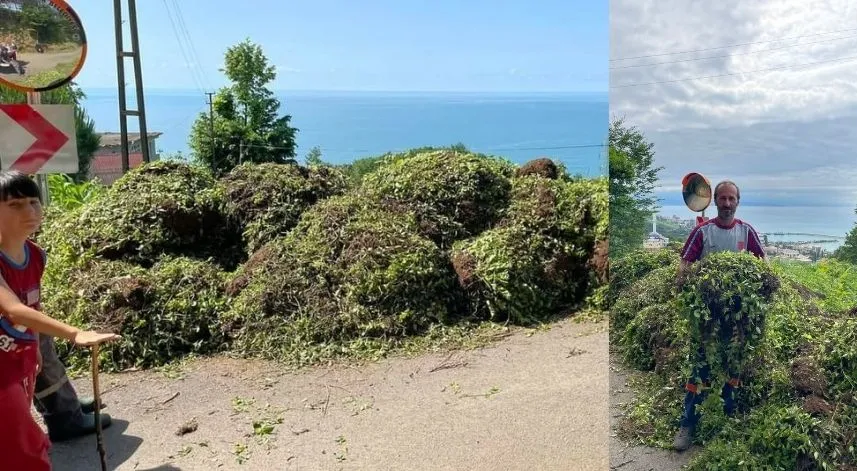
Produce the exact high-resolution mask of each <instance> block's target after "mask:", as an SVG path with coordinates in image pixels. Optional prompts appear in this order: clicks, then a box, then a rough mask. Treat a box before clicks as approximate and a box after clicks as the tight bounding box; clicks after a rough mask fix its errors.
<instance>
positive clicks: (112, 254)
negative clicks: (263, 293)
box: [55, 162, 236, 266]
mask: <svg viewBox="0 0 857 471" xmlns="http://www.w3.org/2000/svg"><path fill="white" fill-rule="evenodd" d="M221 204H222V197H221V195H220V192H219V191H217V189H216V187H215V181H214V178H213V177H212V176H211V175H210V174H209V173H208V171H206V170H204V169H202V168H199V167H195V166H190V165H187V164H181V163H177V162H154V163H151V164H146V165H143V166H141V167H138V168H136V169H134V170H132V171H130V172H128V173H127V174H126V175H124V176H123V177H122V178H120V179H119V180H118V181H116V182H115V183H114V184H113V185H112V186H111V187H110V189H109V190H108V191H107V192H106V193H105V194H104V195H102V196H99V197H98V198H96V199H94V200H93V201H91V202H90V203H88V204H86V205H85V206H83V207H82V208H81V211H79V212H75V213H74V214H75V216H76V218H75V220H74V221H73V223H71V224H68V225H66V227H67V228H69V229H71V231H70V232H68V233H65V234H56V235H55V236H56V237H58V238H65V239H66V240H67V242H68V243H69V244H72V245H74V246H76V247H77V248H78V249H79V251H81V252H83V251H86V250H89V249H92V250H93V251H94V253H95V255H97V256H98V257H100V258H104V259H108V260H126V261H130V262H134V263H137V264H140V265H142V266H151V265H153V264H154V263H155V262H156V261H157V260H158V259H159V258H160V257H161V256H163V255H165V254H169V255H195V256H198V257H200V258H207V257H208V256H209V255H217V256H219V257H220V259H221V261H222V262H223V263H224V264H225V265H227V266H229V265H233V264H234V263H236V260H235V253H234V252H233V251H230V250H224V248H225V247H227V246H234V242H235V234H233V233H232V232H230V231H229V230H228V227H227V225H226V223H225V220H224V218H223V216H222V214H221V212H220V207H221Z"/></svg>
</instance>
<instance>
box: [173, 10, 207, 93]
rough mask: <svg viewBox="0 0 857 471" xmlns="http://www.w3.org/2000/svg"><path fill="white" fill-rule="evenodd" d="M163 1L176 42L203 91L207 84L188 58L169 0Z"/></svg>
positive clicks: (194, 78) (198, 86)
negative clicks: (203, 82)
mask: <svg viewBox="0 0 857 471" xmlns="http://www.w3.org/2000/svg"><path fill="white" fill-rule="evenodd" d="M163 3H164V8H166V10H167V17H169V19H170V25H172V28H173V35H174V36H175V37H176V42H178V46H179V50H180V52H181V54H182V57H183V58H184V60H185V64H187V65H188V68H189V69H190V72H191V76H192V78H193V81H194V83H195V85H196V86H197V88H198V89H199V91H200V92H203V89H204V88H205V86H204V85H203V84H202V80H200V79H199V77H198V75H197V74H196V73H195V72H196V69H195V68H193V67H191V66H190V64H192V63H193V61H191V60H190V59H189V58H188V54H187V52H185V47H184V44H183V43H182V40H181V36H180V35H179V32H178V28H177V27H176V22H175V20H173V13H172V11H171V10H170V6H169V4H168V3H167V0H163Z"/></svg>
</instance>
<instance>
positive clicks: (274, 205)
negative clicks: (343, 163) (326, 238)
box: [220, 163, 346, 253]
mask: <svg viewBox="0 0 857 471" xmlns="http://www.w3.org/2000/svg"><path fill="white" fill-rule="evenodd" d="M220 185H221V187H222V189H223V193H224V195H225V214H226V216H227V217H228V218H229V219H230V222H231V223H232V224H234V225H235V226H237V227H238V228H240V229H239V230H240V231H241V232H243V235H244V242H245V244H246V246H247V250H248V252H249V253H254V252H256V251H257V250H259V249H260V248H261V247H262V246H263V245H265V244H266V243H267V242H269V241H271V240H273V239H274V238H276V237H278V236H281V235H284V234H286V233H287V232H288V231H289V230H291V229H292V228H293V227H294V226H295V225H296V224H297V222H298V219H299V218H300V215H301V214H302V213H303V212H304V211H306V209H307V208H309V207H310V206H312V205H313V204H315V203H316V202H318V201H319V200H322V199H324V198H327V197H329V196H332V195H336V194H340V193H342V191H343V190H344V189H345V185H346V180H345V176H344V174H343V173H341V172H340V171H338V170H334V169H331V168H329V167H318V166H312V167H308V168H305V167H301V166H299V165H290V164H274V163H263V164H242V165H239V166H238V167H235V168H234V169H232V171H230V172H229V173H228V174H227V175H225V176H224V177H223V178H222V179H221V180H220Z"/></svg>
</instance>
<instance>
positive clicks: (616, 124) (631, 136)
mask: <svg viewBox="0 0 857 471" xmlns="http://www.w3.org/2000/svg"><path fill="white" fill-rule="evenodd" d="M653 147H654V144H652V143H650V142H648V141H646V138H645V136H643V134H642V133H641V132H640V131H638V130H637V129H636V128H635V127H628V126H626V125H625V123H624V119H622V118H616V119H614V120H613V121H612V122H611V123H610V130H609V152H610V157H609V158H610V171H609V172H610V173H609V174H610V256H611V258H615V257H621V256H622V255H623V254H626V253H627V252H628V251H630V250H633V249H636V248H638V247H640V246H641V245H642V243H643V240H644V238H645V237H646V234H647V233H648V229H649V225H650V224H651V220H652V214H654V213H655V212H656V211H657V204H658V200H657V198H656V197H655V194H654V188H655V184H656V182H657V181H658V173H659V172H660V171H661V170H662V169H663V167H655V166H654V157H655V153H654V151H653V150H652V149H653Z"/></svg>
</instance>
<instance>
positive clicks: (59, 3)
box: [0, 0, 87, 93]
mask: <svg viewBox="0 0 857 471" xmlns="http://www.w3.org/2000/svg"><path fill="white" fill-rule="evenodd" d="M50 3H51V5H52V6H53V7H54V8H56V9H57V12H59V13H60V14H62V15H66V16H67V17H68V19H69V20H70V21H71V22H72V23H74V24H76V25H77V26H78V27H79V28H80V33H79V34H80V46H81V51H80V59H79V60H78V61H77V65H76V66H75V67H74V69H73V70H72V71H71V73H70V74H69V75H68V76H67V77H65V78H63V79H61V80H57V81H56V82H52V83H49V84H47V85H45V86H43V87H35V88H34V87H31V86H30V87H28V86H24V85H20V84H17V83H14V82H11V81H9V80H6V79H4V78H0V85H3V86H4V87H9V88H11V89H13V90H17V91H19V92H24V93H40V92H47V91H50V90H54V89H57V88H60V87H62V86H64V85H66V84H68V83H69V82H71V81H72V80H74V78H75V77H77V74H79V73H80V70H81V69H82V68H83V64H84V63H85V62H86V53H87V42H86V30H85V29H84V27H83V22H82V21H80V16H78V14H77V12H76V11H74V8H72V7H71V5H69V4H68V2H67V1H66V0H50Z"/></svg>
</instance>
